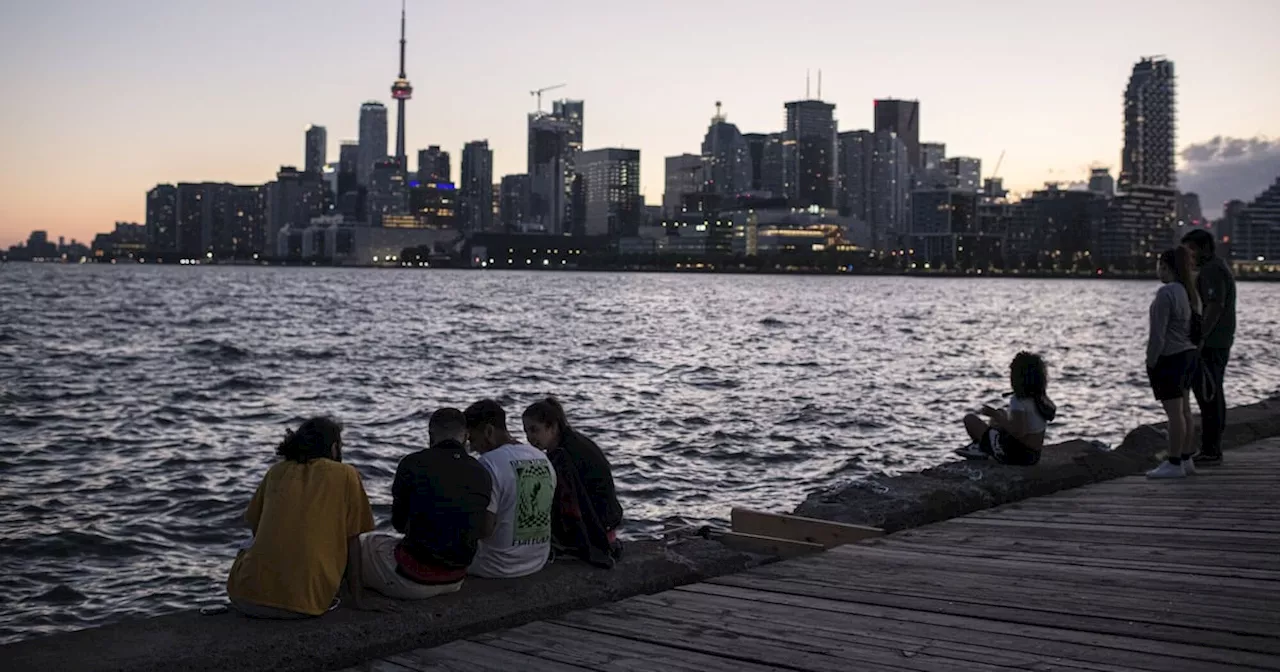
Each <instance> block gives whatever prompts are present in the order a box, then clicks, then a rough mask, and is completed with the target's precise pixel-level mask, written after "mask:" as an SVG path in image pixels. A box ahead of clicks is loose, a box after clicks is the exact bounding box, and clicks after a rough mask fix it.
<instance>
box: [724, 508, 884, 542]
mask: <svg viewBox="0 0 1280 672" xmlns="http://www.w3.org/2000/svg"><path fill="white" fill-rule="evenodd" d="M729 519H730V521H731V522H732V524H733V531H734V532H742V533H745V534H754V535H759V536H762V537H774V538H777V539H791V540H793V541H804V542H808V543H811V544H821V545H822V546H823V547H824V548H831V547H832V546H840V545H842V544H854V543H857V542H859V541H862V540H863V539H870V538H872V537H882V536H884V530H881V529H880V528H878V527H867V526H865V525H846V524H844V523H833V522H831V521H827V520H818V519H817V518H804V517H801V516H788V515H782V514H778V513H765V512H763V511H753V510H751V509H744V508H740V507H734V508H733V509H732V510H731V511H730V512H729Z"/></svg>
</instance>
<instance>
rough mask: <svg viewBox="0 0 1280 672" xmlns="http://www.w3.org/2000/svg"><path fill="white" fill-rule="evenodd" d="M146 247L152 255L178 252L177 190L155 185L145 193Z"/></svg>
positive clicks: (166, 185) (169, 186)
mask: <svg viewBox="0 0 1280 672" xmlns="http://www.w3.org/2000/svg"><path fill="white" fill-rule="evenodd" d="M146 226H147V247H148V248H149V249H150V250H151V252H152V253H153V254H159V255H164V254H173V253H175V252H177V251H178V189H177V187H174V186H173V185H172V184H157V185H156V186H155V187H153V188H152V189H151V191H148V192H147V225H146Z"/></svg>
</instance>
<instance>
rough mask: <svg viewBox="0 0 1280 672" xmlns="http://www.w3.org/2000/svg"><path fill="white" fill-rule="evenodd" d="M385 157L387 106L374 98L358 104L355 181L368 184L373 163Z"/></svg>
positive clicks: (364, 184)
mask: <svg viewBox="0 0 1280 672" xmlns="http://www.w3.org/2000/svg"><path fill="white" fill-rule="evenodd" d="M385 158H387V108H386V106H385V105H383V104H382V103H379V102H377V101H376V100H371V101H369V102H367V103H365V104H363V105H361V106H360V153H359V163H357V164H356V181H357V182H359V183H360V185H361V186H365V187H367V186H369V175H370V174H371V173H372V172H373V164H375V163H377V162H378V161H381V160H383V159H385Z"/></svg>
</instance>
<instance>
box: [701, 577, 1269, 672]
mask: <svg viewBox="0 0 1280 672" xmlns="http://www.w3.org/2000/svg"><path fill="white" fill-rule="evenodd" d="M676 590H677V591H684V592H693V593H706V594H711V595H719V596H729V597H737V598H742V599H747V600H752V601H760V602H766V603H771V604H778V605H787V606H800V607H805V608H810V609H817V610H824V611H833V612H836V613H839V614H855V615H858V616H863V617H868V618H872V619H879V620H898V621H902V622H904V623H907V624H931V625H942V626H949V627H961V628H967V629H971V630H977V631H980V632H989V633H1003V634H1006V635H1009V636H1013V637H1019V638H1031V637H1035V638H1041V639H1051V640H1054V641H1058V642H1064V643H1074V644H1081V645H1084V646H1087V647H1102V648H1111V649H1120V650H1127V651H1141V652H1146V653H1152V654H1157V655H1163V656H1169V657H1182V658H1187V659H1190V660H1203V661H1211V662H1217V663H1223V664H1228V665H1233V666H1236V668H1235V669H1247V668H1249V667H1252V668H1256V669H1264V670H1280V658H1277V657H1276V656H1274V655H1270V654H1259V653H1253V652H1249V651H1231V650H1224V649H1222V648H1217V647H1212V646H1200V645H1195V644H1191V643H1188V642H1185V641H1176V642H1170V641H1157V640H1152V639H1151V638H1149V637H1146V636H1143V635H1137V636H1135V635H1132V634H1128V633H1120V632H1116V631H1111V630H1108V631H1104V632H1095V631H1092V630H1084V631H1082V630H1078V629H1075V628H1072V627H1068V625H1069V624H1067V623H1061V624H1054V625H1053V626H1040V625H1033V624H1026V623H1011V622H1006V621H1001V620H998V619H992V618H985V617H980V618H971V617H960V616H955V615H953V614H946V613H938V612H936V611H928V610H915V609H906V608H901V607H893V606H884V605H878V604H867V603H860V602H850V601H842V600H838V599H828V598H826V597H821V596H818V595H813V594H797V593H785V592H777V591H774V590H763V589H761V588H759V587H749V586H732V585H723V584H713V583H697V584H691V585H687V586H682V587H680V588H677V589H676ZM805 592H816V591H805ZM1159 669H1164V668H1159ZM1197 669H1198V668H1197Z"/></svg>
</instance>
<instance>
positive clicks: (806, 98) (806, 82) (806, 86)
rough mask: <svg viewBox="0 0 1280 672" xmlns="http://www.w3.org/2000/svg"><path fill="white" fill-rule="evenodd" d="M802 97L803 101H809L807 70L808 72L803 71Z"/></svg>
mask: <svg viewBox="0 0 1280 672" xmlns="http://www.w3.org/2000/svg"><path fill="white" fill-rule="evenodd" d="M804 97H805V100H808V99H809V70H808V68H806V69H805V71H804Z"/></svg>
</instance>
